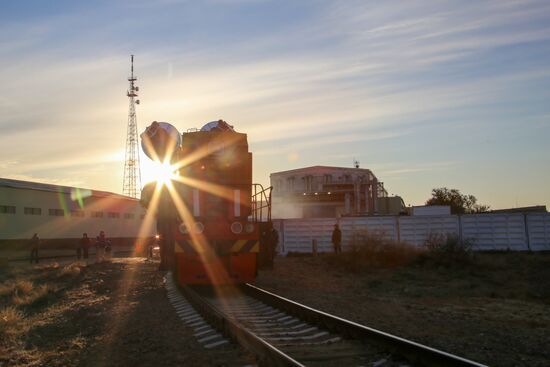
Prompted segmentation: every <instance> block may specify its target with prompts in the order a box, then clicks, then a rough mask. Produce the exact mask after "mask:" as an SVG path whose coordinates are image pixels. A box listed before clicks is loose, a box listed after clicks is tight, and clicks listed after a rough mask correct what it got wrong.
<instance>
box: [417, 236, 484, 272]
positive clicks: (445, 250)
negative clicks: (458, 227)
mask: <svg viewBox="0 0 550 367" xmlns="http://www.w3.org/2000/svg"><path fill="white" fill-rule="evenodd" d="M424 245H425V247H426V249H427V250H428V252H427V256H428V257H429V258H430V259H431V260H433V261H435V262H436V263H437V264H439V265H447V266H450V265H454V264H466V263H470V262H471V261H472V260H473V254H474V253H473V251H472V247H473V242H472V241H470V240H461V239H460V237H459V236H458V235H456V234H447V235H443V234H431V235H430V236H429V237H428V239H427V240H426V242H425V243H424Z"/></svg>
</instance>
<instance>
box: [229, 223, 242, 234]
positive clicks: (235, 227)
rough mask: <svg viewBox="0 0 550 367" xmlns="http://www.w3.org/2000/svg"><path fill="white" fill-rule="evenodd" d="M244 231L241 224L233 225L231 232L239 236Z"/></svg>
mask: <svg viewBox="0 0 550 367" xmlns="http://www.w3.org/2000/svg"><path fill="white" fill-rule="evenodd" d="M242 231H243V225H242V224H241V223H239V222H233V223H231V232H233V233H235V234H239V233H241V232H242Z"/></svg>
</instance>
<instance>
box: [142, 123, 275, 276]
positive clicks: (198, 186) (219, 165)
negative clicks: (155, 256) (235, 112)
mask: <svg viewBox="0 0 550 367" xmlns="http://www.w3.org/2000/svg"><path fill="white" fill-rule="evenodd" d="M141 139H142V144H141V145H142V149H143V151H144V152H145V154H146V155H147V156H148V157H149V158H151V159H153V160H154V161H155V162H157V164H159V165H160V166H162V167H164V169H166V170H167V171H168V177H167V175H166V174H161V176H162V177H159V180H157V182H154V183H150V184H148V185H146V186H145V187H144V189H143V191H142V199H141V200H142V203H143V204H144V206H146V207H147V208H148V209H150V210H153V211H155V212H156V219H157V232H158V234H159V235H160V239H161V241H160V245H161V246H160V247H161V249H160V253H161V267H164V268H166V269H172V270H173V271H174V272H175V274H176V276H177V279H178V282H179V283H180V284H181V285H183V284H190V285H193V284H194V285H221V284H240V283H247V282H251V281H253V280H254V279H255V277H256V273H257V268H258V263H259V254H260V253H263V252H262V249H263V248H265V247H266V242H268V241H269V233H270V230H271V188H270V187H269V188H265V189H264V188H263V187H262V185H260V184H254V183H253V182H252V153H251V152H250V151H249V148H248V140H247V135H246V134H243V133H239V132H237V131H235V129H234V128H233V126H231V125H229V124H228V123H227V122H225V121H223V120H218V121H213V122H210V123H207V124H205V125H204V126H203V127H202V128H201V129H190V130H188V131H186V132H184V133H182V134H180V133H179V132H178V130H177V129H176V128H175V127H174V126H173V125H171V124H169V123H165V122H156V121H155V122H153V123H152V124H151V125H150V126H149V127H147V129H146V130H145V132H144V133H143V134H141Z"/></svg>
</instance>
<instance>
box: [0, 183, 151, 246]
mask: <svg viewBox="0 0 550 367" xmlns="http://www.w3.org/2000/svg"><path fill="white" fill-rule="evenodd" d="M83 196H86V192H85V191H83ZM0 205H1V206H15V208H16V209H15V213H14V214H10V213H0V240H19V239H25V240H28V239H29V238H30V237H31V236H32V235H33V233H35V232H36V233H38V235H39V236H40V238H42V239H56V238H60V239H61V238H62V239H68V238H80V237H81V236H82V233H83V232H87V233H88V236H89V237H92V238H93V237H95V236H97V235H98V234H99V231H101V230H103V231H105V233H106V235H107V237H109V238H136V237H138V235H139V234H140V230H141V236H142V237H151V236H154V234H155V232H156V230H155V222H154V221H151V223H149V225H148V226H147V227H143V224H144V220H143V216H144V215H145V210H144V209H143V208H142V207H141V206H140V204H139V201H137V200H131V199H125V198H121V197H120V196H116V195H113V196H112V197H111V196H107V197H97V196H88V197H80V200H79V198H77V197H71V195H70V194H65V193H56V192H49V191H40V190H30V189H19V188H9V187H0ZM25 207H27V208H40V209H41V214H40V215H30V214H25V209H24V208H25ZM50 209H53V210H58V213H59V210H62V212H63V215H61V216H57V215H50V213H49V211H50ZM93 212H94V213H102V216H101V217H98V216H95V217H94V216H92V213H93ZM109 213H112V214H109ZM76 214H80V215H82V214H83V216H76ZM96 215H97V214H96Z"/></svg>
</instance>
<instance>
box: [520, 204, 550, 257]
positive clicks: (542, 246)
mask: <svg viewBox="0 0 550 367" xmlns="http://www.w3.org/2000/svg"><path fill="white" fill-rule="evenodd" d="M526 221H527V229H528V231H529V247H530V248H531V250H532V251H550V213H540V214H528V215H527V216H526Z"/></svg>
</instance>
